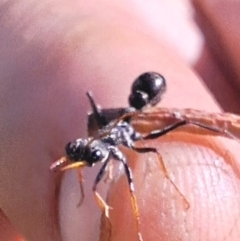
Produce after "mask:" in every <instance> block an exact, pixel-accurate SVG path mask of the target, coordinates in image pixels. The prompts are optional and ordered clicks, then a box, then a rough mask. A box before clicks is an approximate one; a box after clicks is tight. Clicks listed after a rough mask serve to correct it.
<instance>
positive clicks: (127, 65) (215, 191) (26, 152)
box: [0, 0, 240, 241]
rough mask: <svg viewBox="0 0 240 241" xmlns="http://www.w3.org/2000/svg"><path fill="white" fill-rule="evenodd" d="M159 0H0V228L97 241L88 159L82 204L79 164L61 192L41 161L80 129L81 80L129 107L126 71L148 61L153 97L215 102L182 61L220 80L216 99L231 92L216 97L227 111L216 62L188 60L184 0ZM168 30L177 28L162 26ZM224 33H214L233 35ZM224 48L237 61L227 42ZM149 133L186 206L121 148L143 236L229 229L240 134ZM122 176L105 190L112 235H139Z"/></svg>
mask: <svg viewBox="0 0 240 241" xmlns="http://www.w3.org/2000/svg"><path fill="white" fill-rule="evenodd" d="M164 2H165V1H156V3H151V4H152V5H149V4H147V5H146V6H145V4H144V3H141V4H140V3H139V4H137V3H135V2H130V3H129V2H128V3H127V2H126V3H125V2H123V1H119V2H116V3H114V4H113V3H112V1H103V2H102V3H97V2H91V3H88V4H86V3H85V2H84V1H71V2H69V1H65V0H62V1H50V0H44V1H41V2H40V1H35V0H33V1H32V2H30V1H25V0H23V1H21V2H18V3H12V2H10V1H6V2H5V3H1V4H0V12H1V14H0V16H1V18H0V21H1V26H2V27H1V30H0V31H1V32H0V36H1V42H0V48H1V55H0V58H1V61H0V63H1V68H0V76H1V79H0V81H1V83H0V86H1V88H0V98H1V102H0V103H1V106H0V113H1V117H0V136H1V140H0V144H1V150H0V160H1V161H0V196H1V198H0V207H1V210H2V211H3V213H4V215H6V216H7V217H8V219H9V220H10V221H11V223H12V225H13V226H14V228H13V227H12V226H11V225H9V229H6V228H2V229H3V230H2V231H1V232H0V233H1V235H6V238H5V240H7V241H10V240H11V241H12V240H14V241H16V239H14V237H16V235H18V234H21V235H22V236H24V237H25V239H26V240H29V241H30V240H35V241H41V240H44V241H50V240H54V241H58V240H63V241H65V240H71V241H75V240H90V241H91V240H98V239H97V237H98V235H99V234H98V229H99V228H98V227H99V225H100V222H98V220H99V215H100V211H99V209H98V207H97V205H96V203H95V202H94V199H93V195H92V193H91V186H92V183H93V180H94V178H95V175H96V170H94V169H87V170H86V171H85V172H84V173H83V175H84V179H85V184H86V185H85V192H86V197H85V200H84V203H83V204H82V206H81V207H80V208H77V204H78V202H79V184H78V181H77V173H76V172H75V171H69V172H68V173H66V175H65V176H64V178H63V180H62V182H61V188H62V191H61V192H56V187H58V186H59V183H60V181H59V180H60V178H58V177H59V176H58V175H57V174H53V173H50V172H49V166H50V164H51V163H52V162H53V161H55V160H56V159H57V158H59V157H60V156H61V155H63V154H64V146H65V144H66V143H67V142H68V141H70V140H73V139H75V138H78V137H84V136H86V125H87V124H86V113H87V111H89V108H90V107H89V104H88V103H87V98H86V96H85V92H86V91H87V90H92V91H93V93H94V96H95V98H96V100H97V102H98V103H100V104H101V105H102V106H104V107H106V108H107V107H108V108H109V107H118V106H127V96H128V94H129V88H130V85H131V82H132V80H133V79H134V78H135V77H136V76H137V75H139V74H141V73H142V72H144V71H149V70H154V71H158V72H160V73H161V74H163V75H164V76H165V77H166V79H167V83H168V91H167V94H166V96H165V97H164V99H163V101H162V102H161V106H164V107H178V108H183V107H189V108H195V109H201V110H206V111H210V112H219V111H220V107H219V105H218V104H217V102H215V101H214V98H213V97H212V95H211V94H209V92H208V91H207V90H206V89H205V87H204V85H203V84H202V82H201V79H200V78H199V77H197V76H196V75H195V74H194V73H193V69H192V68H191V67H189V64H192V65H194V66H196V68H197V69H198V70H199V73H200V74H201V75H202V76H205V77H206V78H207V79H208V77H209V78H210V80H209V79H208V82H209V83H213V82H214V81H215V80H216V79H220V80H221V84H220V85H219V88H220V89H219V90H218V92H221V91H222V92H223V95H222V99H219V101H220V102H221V101H222V102H224V101H225V99H224V98H226V95H225V94H226V93H225V92H226V90H227V91H228V92H229V91H231V94H230V95H229V96H227V99H226V101H228V103H231V105H230V104H229V106H231V109H232V110H233V109H234V110H237V107H238V106H239V103H237V102H236V96H237V93H238V92H237V90H236V88H232V89H231V87H230V86H229V85H228V84H227V78H225V77H224V75H223V73H222V72H221V71H220V70H222V69H223V68H224V67H219V68H217V67H216V66H217V63H216V62H215V60H214V59H212V58H210V55H207V57H206V59H205V61H203V62H201V61H200V60H199V61H197V60H198V59H199V58H200V57H199V56H201V51H202V45H201V43H202V38H203V37H204V34H203V33H200V32H199V31H198V30H197V27H196V25H194V21H193V19H191V18H190V17H189V16H190V15H188V14H189V8H188V4H187V3H186V2H185V1H182V3H181V4H180V3H179V1H171V2H169V5H168V4H166V3H165V4H164ZM177 3H178V4H177ZM183 10H184V11H183ZM149 11H150V12H151V14H149ZM177 13H178V14H179V15H178V14H177ZM171 14H173V17H171V16H172V15H171ZM229 14H231V13H229ZM186 16H188V17H186ZM216 19H217V17H216ZM218 21H219V25H221V18H219V20H218ZM218 21H217V20H216V23H218ZM162 22H164V23H165V24H159V23H162ZM215 27H217V25H216V26H215ZM172 29H179V33H177V34H176V35H174V34H172V32H171V31H170V30H172ZM232 31H234V29H233V30H232ZM181 32H182V33H184V34H182V35H181V34H180V33H181ZM220 33H221V34H222V36H226V35H227V34H228V33H226V32H224V31H223V32H220ZM179 34H180V35H179ZM218 34H219V32H218ZM233 35H234V33H233ZM176 36H177V37H176ZM218 36H219V35H218ZM218 38H219V37H216V39H218ZM225 39H227V38H225ZM230 41H232V39H227V40H226V41H225V42H224V44H225V45H226V46H232V45H230V43H229V42H230ZM216 44H217V42H216ZM208 51H209V52H208V54H209V53H211V51H210V50H208ZM231 55H232V56H233V58H231V60H232V61H233V62H234V61H236V59H237V56H235V55H237V52H235V51H231ZM196 61H197V62H198V64H197V63H196ZM226 61H230V60H226ZM224 66H225V65H224ZM233 66H235V65H233ZM226 68H227V67H226ZM211 81H212V82H211ZM225 81H226V82H225ZM223 83H225V85H224V84H223ZM220 97H221V95H220ZM147 144H148V145H151V144H152V145H154V146H157V147H158V148H159V150H161V153H162V156H163V159H164V162H165V164H166V167H167V169H168V171H169V175H170V176H171V178H172V179H173V180H174V181H175V183H176V184H177V185H178V188H179V189H180V190H181V191H182V193H183V194H184V195H185V196H186V199H187V200H188V202H189V204H190V209H189V210H185V209H184V204H183V202H182V200H181V197H180V196H179V195H178V193H176V190H174V189H173V188H172V186H171V184H170V183H169V182H168V181H167V180H166V178H165V177H164V175H163V173H162V171H161V169H160V168H159V165H158V162H157V159H156V157H155V156H154V155H151V156H149V157H148V156H146V155H143V156H141V157H139V156H138V155H134V154H133V153H130V154H129V155H130V156H128V157H130V159H131V162H130V166H131V167H132V168H133V170H134V183H135V185H136V196H137V201H138V204H139V210H140V219H141V223H142V230H143V231H142V234H143V238H144V241H147V240H159V237H161V239H162V240H168V241H169V240H209V241H212V240H231V241H234V240H238V239H239V231H238V230H239V222H240V221H239V220H238V219H237V218H238V212H239V211H240V210H238V209H237V207H238V205H237V204H238V203H239V202H240V201H239V200H240V198H239V195H240V194H239V192H240V191H239V190H238V188H237V187H238V186H239V173H238V170H237V167H238V163H239V159H237V158H236V155H234V154H235V153H238V149H239V144H236V143H233V142H231V143H230V142H228V141H222V140H221V143H219V142H218V139H216V138H213V139H206V138H202V137H198V136H194V135H175V136H172V135H171V136H170V137H168V138H164V139H163V140H162V141H160V140H158V141H154V142H152V143H150V142H149V143H147ZM169 153H170V154H169ZM216 153H217V154H216ZM174 157H177V158H174ZM136 158H137V159H136ZM152 160H153V161H152ZM136 163H138V166H136ZM230 164H231V165H230ZM196 167H197V168H196ZM191 168H192V169H191ZM199 180H201V181H199ZM124 182H125V179H120V181H119V182H118V183H117V184H116V185H115V186H113V187H112V189H111V192H110V195H109V198H108V203H109V205H110V206H111V207H113V210H112V211H110V212H112V213H111V214H110V217H111V221H112V227H113V230H112V236H111V241H115V240H137V234H136V230H135V226H134V225H135V224H134V219H133V214H132V210H131V206H130V203H131V202H130V199H129V194H128V189H127V186H126V183H124ZM229 200H230V201H229ZM58 204H59V208H57V207H58ZM0 215H1V217H3V214H1V213H0ZM239 216H240V215H239ZM239 219H240V218H239ZM1 220H2V219H0V224H1V223H3V221H1ZM126 220H127V221H126ZM236 220H237V221H236ZM58 221H59V222H60V224H59V225H58ZM234 225H235V227H236V228H234ZM0 227H2V225H0ZM231 230H233V231H232V232H231ZM4 232H5V233H4ZM102 232H103V233H104V235H105V238H106V235H107V233H108V230H107V228H106V229H104V226H102ZM196 238H197V239H196ZM103 240H104V239H103Z"/></svg>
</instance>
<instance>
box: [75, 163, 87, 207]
mask: <svg viewBox="0 0 240 241" xmlns="http://www.w3.org/2000/svg"><path fill="white" fill-rule="evenodd" d="M78 179H79V184H80V192H81V198H80V200H79V203H78V205H77V206H78V207H79V206H81V205H82V203H83V200H84V198H85V194H84V187H83V182H84V180H83V175H82V168H79V169H78Z"/></svg>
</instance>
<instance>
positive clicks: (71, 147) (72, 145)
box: [65, 139, 87, 162]
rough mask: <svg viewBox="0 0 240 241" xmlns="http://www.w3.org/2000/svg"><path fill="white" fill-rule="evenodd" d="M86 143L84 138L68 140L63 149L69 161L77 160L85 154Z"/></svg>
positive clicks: (81, 158)
mask: <svg viewBox="0 0 240 241" xmlns="http://www.w3.org/2000/svg"><path fill="white" fill-rule="evenodd" d="M86 145H87V140H86V139H77V140H75V141H72V142H69V143H68V144H67V145H66V147H65V151H66V154H67V157H68V159H69V160H70V161H71V162H79V161H81V160H83V159H84V155H85V149H86Z"/></svg>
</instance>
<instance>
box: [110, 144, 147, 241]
mask: <svg viewBox="0 0 240 241" xmlns="http://www.w3.org/2000/svg"><path fill="white" fill-rule="evenodd" d="M111 151H112V154H113V157H114V158H115V159H116V160H119V161H121V162H122V164H123V167H124V171H125V174H126V177H127V181H128V186H129V192H130V195H131V203H132V209H133V212H134V216H135V218H136V227H137V233H138V240H139V241H143V238H142V234H141V231H140V215H139V209H138V205H137V198H136V196H135V187H134V182H133V175H132V170H131V168H130V167H129V166H128V164H127V160H126V157H125V156H124V155H123V153H122V152H121V151H120V150H119V149H118V148H116V147H112V148H111Z"/></svg>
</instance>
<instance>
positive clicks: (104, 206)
mask: <svg viewBox="0 0 240 241" xmlns="http://www.w3.org/2000/svg"><path fill="white" fill-rule="evenodd" d="M109 160H110V158H108V159H107V160H106V161H105V162H104V164H103V166H102V167H101V169H100V171H99V172H98V174H97V177H96V179H95V181H94V184H93V187H92V190H93V193H94V197H95V200H96V202H97V204H98V206H99V207H100V208H101V210H102V211H103V212H104V214H105V216H106V217H107V218H109V210H110V209H111V207H110V206H108V205H107V203H106V202H105V201H104V200H103V198H102V197H101V196H100V194H99V193H98V192H97V185H98V183H99V182H100V181H101V180H102V178H103V177H104V174H105V173H106V169H107V165H108V163H109Z"/></svg>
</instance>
